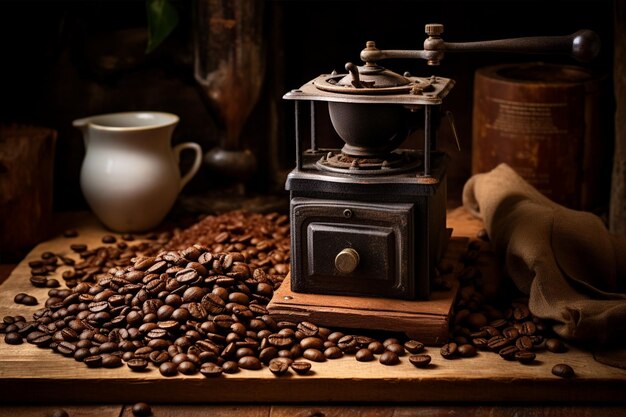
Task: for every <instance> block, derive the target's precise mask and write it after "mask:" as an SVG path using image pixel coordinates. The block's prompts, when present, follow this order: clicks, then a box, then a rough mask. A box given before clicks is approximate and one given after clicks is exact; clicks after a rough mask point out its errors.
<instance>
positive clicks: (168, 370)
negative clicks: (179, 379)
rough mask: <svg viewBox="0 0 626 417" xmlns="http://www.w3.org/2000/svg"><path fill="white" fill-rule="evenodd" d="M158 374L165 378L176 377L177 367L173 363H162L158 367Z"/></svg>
mask: <svg viewBox="0 0 626 417" xmlns="http://www.w3.org/2000/svg"><path fill="white" fill-rule="evenodd" d="M159 372H161V375H163V376H166V377H170V376H176V375H178V366H177V365H176V364H175V363H173V362H163V363H162V364H161V365H159Z"/></svg>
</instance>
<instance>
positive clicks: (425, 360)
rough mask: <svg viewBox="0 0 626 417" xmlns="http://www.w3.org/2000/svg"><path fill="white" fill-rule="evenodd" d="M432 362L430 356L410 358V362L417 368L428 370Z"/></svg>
mask: <svg viewBox="0 0 626 417" xmlns="http://www.w3.org/2000/svg"><path fill="white" fill-rule="evenodd" d="M430 361H431V357H430V355H424V354H419V355H411V356H409V362H411V364H412V365H413V366H415V367H416V368H426V367H427V366H428V365H429V364H430Z"/></svg>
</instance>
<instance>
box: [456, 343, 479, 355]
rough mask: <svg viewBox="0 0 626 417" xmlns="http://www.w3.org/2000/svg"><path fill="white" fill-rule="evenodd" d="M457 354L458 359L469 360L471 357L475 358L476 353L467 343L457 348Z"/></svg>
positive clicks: (474, 348) (473, 347)
mask: <svg viewBox="0 0 626 417" xmlns="http://www.w3.org/2000/svg"><path fill="white" fill-rule="evenodd" d="M457 351H458V354H459V356H460V357H462V358H471V357H473V356H476V354H477V352H476V347H475V346H473V345H470V344H469V343H466V344H463V345H460V346H459V347H458V348H457Z"/></svg>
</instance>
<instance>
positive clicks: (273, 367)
mask: <svg viewBox="0 0 626 417" xmlns="http://www.w3.org/2000/svg"><path fill="white" fill-rule="evenodd" d="M289 365H290V362H289V360H288V359H285V358H274V359H272V360H271V361H270V363H269V366H268V367H269V369H270V372H271V373H273V374H274V375H276V376H281V375H285V374H286V373H287V372H288V371H289Z"/></svg>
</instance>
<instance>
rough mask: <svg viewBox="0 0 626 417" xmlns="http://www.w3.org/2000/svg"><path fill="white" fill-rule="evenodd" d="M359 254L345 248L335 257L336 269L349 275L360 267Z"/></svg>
mask: <svg viewBox="0 0 626 417" xmlns="http://www.w3.org/2000/svg"><path fill="white" fill-rule="evenodd" d="M359 260H360V258H359V253H358V252H357V251H355V250H354V249H352V248H345V249H343V250H342V251H341V252H339V253H338V254H337V256H335V268H337V270H338V271H339V272H341V273H344V274H349V273H350V272H352V271H354V270H355V269H356V267H357V266H358V265H359Z"/></svg>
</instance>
